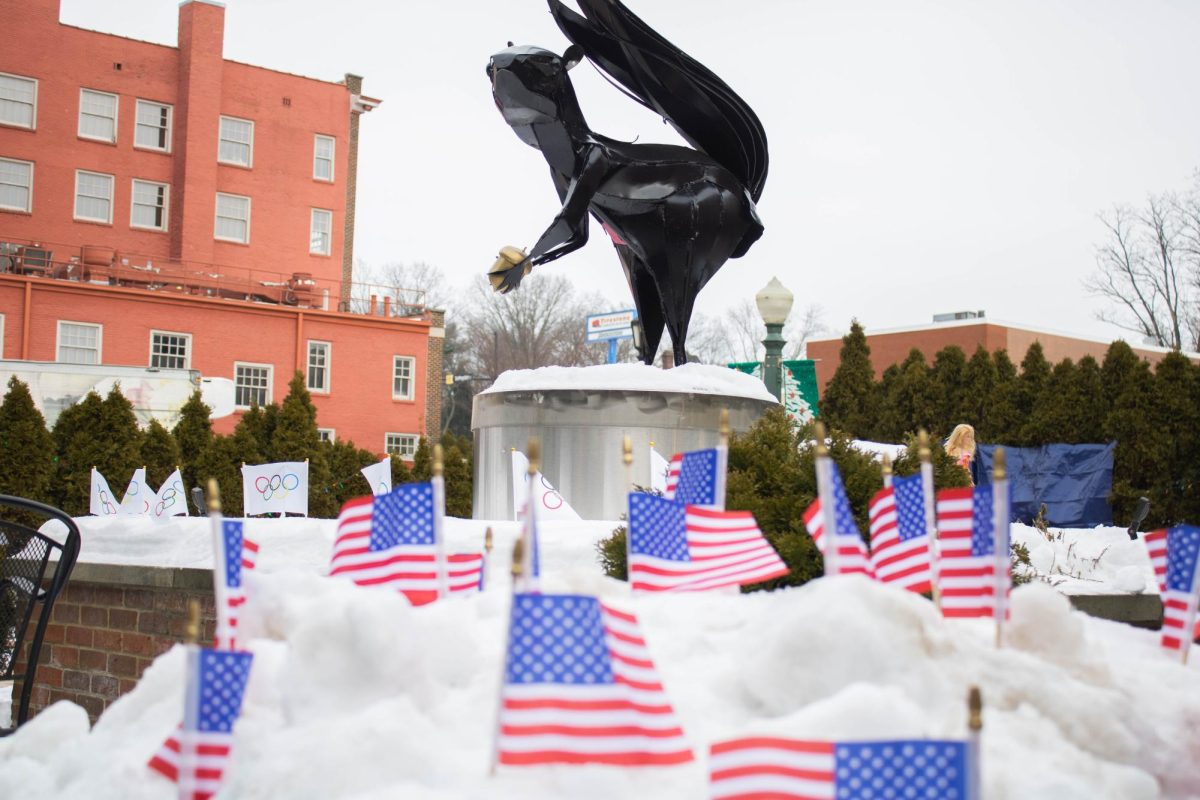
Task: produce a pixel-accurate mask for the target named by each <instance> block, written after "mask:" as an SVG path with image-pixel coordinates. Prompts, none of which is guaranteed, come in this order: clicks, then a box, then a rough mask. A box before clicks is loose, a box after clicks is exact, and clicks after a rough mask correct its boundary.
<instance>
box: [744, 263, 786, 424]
mask: <svg viewBox="0 0 1200 800" xmlns="http://www.w3.org/2000/svg"><path fill="white" fill-rule="evenodd" d="M793 299H794V298H793V295H792V293H791V292H790V291H788V288H787V287H786V286H784V285H783V284H782V283H780V282H779V278H771V282H770V283H768V284H767V285H766V286H764V287H763V288H762V289H760V290H759V291H758V294H756V295H754V303H755V305H757V306H758V313H759V315H760V316H761V317H762V321H763V323H764V324H766V326H767V338H765V339H763V348H764V351H765V355H764V356H763V383H765V384H766V385H767V391H769V392H770V393H771V394H773V395H775V399H777V400H779V401H780V402H783V345H784V338H783V326H784V323H786V322H787V318H788V315H789V314H790V313H791V312H792V301H793Z"/></svg>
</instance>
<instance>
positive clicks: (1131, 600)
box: [1069, 594, 1162, 630]
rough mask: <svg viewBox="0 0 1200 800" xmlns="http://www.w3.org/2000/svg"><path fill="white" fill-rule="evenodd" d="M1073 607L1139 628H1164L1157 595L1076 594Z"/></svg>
mask: <svg viewBox="0 0 1200 800" xmlns="http://www.w3.org/2000/svg"><path fill="white" fill-rule="evenodd" d="M1069 598H1070V600H1071V605H1072V606H1074V607H1075V608H1076V609H1078V610H1079V611H1082V612H1083V613H1085V614H1088V615H1090V616H1093V617H1099V618H1100V619H1110V620H1113V621H1115V622H1125V623H1128V624H1130V625H1135V626H1137V627H1139V628H1153V629H1155V630H1157V629H1158V628H1159V627H1161V626H1162V599H1161V598H1159V596H1158V595H1156V594H1076V595H1069Z"/></svg>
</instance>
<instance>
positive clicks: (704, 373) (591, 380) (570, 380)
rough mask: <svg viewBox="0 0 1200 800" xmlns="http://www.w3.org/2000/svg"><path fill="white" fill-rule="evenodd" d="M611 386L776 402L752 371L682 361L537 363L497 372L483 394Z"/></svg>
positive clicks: (624, 389) (595, 388) (623, 389)
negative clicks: (661, 364)
mask: <svg viewBox="0 0 1200 800" xmlns="http://www.w3.org/2000/svg"><path fill="white" fill-rule="evenodd" d="M556 389H567V390H577V389H582V390H588V389H591V390H604V389H609V390H614V391H626V392H677V393H680V394H716V395H724V396H727V397H746V398H749V399H751V400H764V401H766V402H768V403H778V402H779V401H778V400H776V399H775V396H774V395H772V394H771V393H770V392H768V391H767V387H766V386H765V385H763V382H762V381H761V380H759V379H758V378H755V377H754V376H752V375H747V374H746V373H744V372H738V371H737V370H735V369H729V368H728V367H717V366H712V365H710V364H683V365H682V366H678V367H675V368H674V369H659V368H658V367H651V366H647V365H646V364H599V365H597V366H594V367H540V368H538V369H514V370H509V371H508V372H504V373H501V375H500V377H499V378H497V379H496V382H495V383H493V384H492V385H491V387H489V388H488V389H486V390H484V392H483V394H492V393H494V392H545V391H551V390H556Z"/></svg>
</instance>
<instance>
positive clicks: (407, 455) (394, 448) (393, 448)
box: [383, 433, 421, 461]
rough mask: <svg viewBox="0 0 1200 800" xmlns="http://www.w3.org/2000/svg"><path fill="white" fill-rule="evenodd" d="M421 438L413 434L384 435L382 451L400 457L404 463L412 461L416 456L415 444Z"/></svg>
mask: <svg viewBox="0 0 1200 800" xmlns="http://www.w3.org/2000/svg"><path fill="white" fill-rule="evenodd" d="M420 440H421V437H419V436H417V435H416V434H415V433H388V434H384V440H383V449H384V451H385V452H386V453H387V454H388V455H393V456H400V457H401V458H402V459H404V460H405V461H412V460H413V456H415V455H416V454H417V444H418V443H420Z"/></svg>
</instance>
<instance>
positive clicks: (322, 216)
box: [308, 208, 333, 256]
mask: <svg viewBox="0 0 1200 800" xmlns="http://www.w3.org/2000/svg"><path fill="white" fill-rule="evenodd" d="M332 239H333V212H332V211H324V210H322V209H320V208H314V209H313V210H312V221H311V222H310V223H309V227H308V252H310V253H313V254H315V255H319V256H327V255H329V253H330V252H331V247H332V244H331V242H332Z"/></svg>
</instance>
